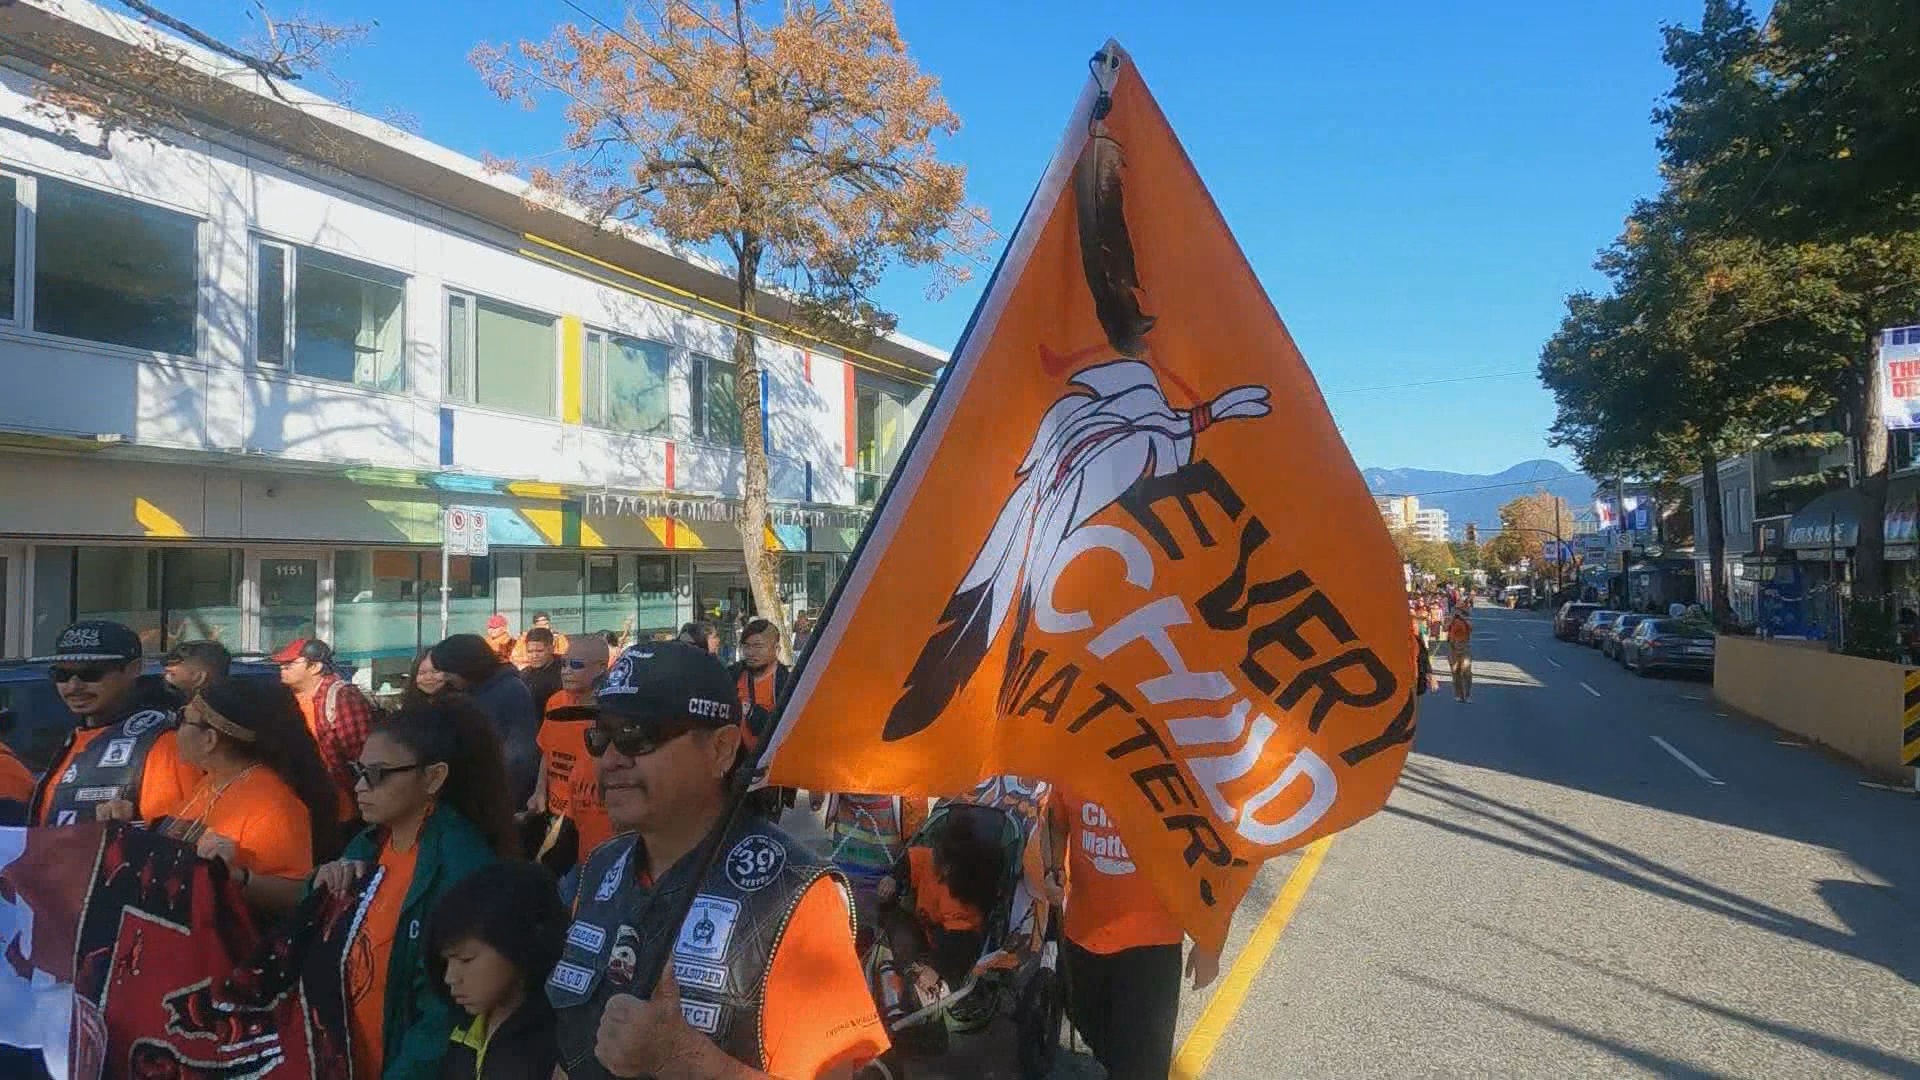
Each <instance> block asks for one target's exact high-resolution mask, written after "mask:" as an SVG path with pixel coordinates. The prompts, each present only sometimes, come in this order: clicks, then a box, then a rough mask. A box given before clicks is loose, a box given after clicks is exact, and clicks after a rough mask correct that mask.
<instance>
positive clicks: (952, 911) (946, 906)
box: [907, 847, 986, 930]
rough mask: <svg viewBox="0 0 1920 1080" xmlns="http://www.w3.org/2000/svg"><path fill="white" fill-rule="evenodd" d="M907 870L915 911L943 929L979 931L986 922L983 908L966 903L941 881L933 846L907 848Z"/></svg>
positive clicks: (931, 924) (929, 922)
mask: <svg viewBox="0 0 1920 1080" xmlns="http://www.w3.org/2000/svg"><path fill="white" fill-rule="evenodd" d="M907 873H908V875H909V878H910V880H911V881H912V882H913V913H914V914H915V915H918V916H919V917H920V921H921V922H923V923H926V924H927V925H928V926H938V927H940V928H941V929H942V930H978V929H980V928H981V927H982V926H985V925H986V917H985V916H984V915H983V914H982V913H981V911H980V909H979V908H976V907H974V906H973V905H971V904H967V903H964V902H962V901H961V900H960V898H959V897H957V896H955V895H953V892H952V890H950V889H948V888H947V886H946V883H945V882H943V881H941V880H940V875H939V873H938V872H937V871H936V870H935V869H934V865H933V849H932V848H923V847H916V848H908V849H907Z"/></svg>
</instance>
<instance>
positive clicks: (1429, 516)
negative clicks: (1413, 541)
mask: <svg viewBox="0 0 1920 1080" xmlns="http://www.w3.org/2000/svg"><path fill="white" fill-rule="evenodd" d="M1448 527H1449V526H1448V522H1447V512H1446V511H1445V510H1442V509H1440V508H1439V507H1437V506H1435V507H1429V508H1427V509H1425V510H1421V511H1419V512H1417V513H1415V514H1414V517H1413V535H1414V536H1415V537H1416V538H1418V539H1421V540H1431V541H1434V542H1436V543H1441V544H1444V543H1446V542H1447V530H1448Z"/></svg>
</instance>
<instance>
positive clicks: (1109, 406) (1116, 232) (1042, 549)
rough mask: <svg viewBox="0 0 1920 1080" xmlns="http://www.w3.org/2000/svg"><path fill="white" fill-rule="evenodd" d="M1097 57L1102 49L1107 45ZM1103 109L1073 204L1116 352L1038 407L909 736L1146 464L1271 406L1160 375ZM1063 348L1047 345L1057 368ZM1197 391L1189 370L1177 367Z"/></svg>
mask: <svg viewBox="0 0 1920 1080" xmlns="http://www.w3.org/2000/svg"><path fill="white" fill-rule="evenodd" d="M1096 59H1097V58H1096ZM1104 115H1105V113H1104V112H1103V111H1100V110H1096V113H1095V118H1094V121H1093V126H1092V131H1091V133H1090V135H1091V137H1090V138H1089V139H1088V140H1087V145H1086V147H1085V148H1084V149H1083V150H1082V152H1081V155H1080V158H1079V160H1077V161H1076V162H1075V163H1074V177H1073V188H1074V216H1075V225H1076V231H1077V232H1078V235H1079V241H1080V265H1081V270H1082V271H1083V273H1084V275H1085V277H1086V281H1087V288H1088V291H1089V292H1090V293H1091V294H1092V296H1093V301H1094V313H1095V316H1096V317H1097V318H1098V319H1099V321H1100V326H1101V329H1102V331H1103V332H1104V333H1105V334H1106V338H1107V344H1108V345H1109V346H1110V347H1111V349H1112V351H1113V353H1116V354H1118V355H1115V356H1113V357H1112V358H1111V359H1109V360H1107V361H1105V362H1104V363H1099V364H1095V365H1093V366H1091V367H1087V368H1082V369H1081V370H1079V371H1077V372H1075V373H1074V374H1073V377H1072V378H1071V379H1069V380H1068V384H1069V386H1070V387H1071V388H1074V389H1072V390H1071V392H1069V393H1068V394H1066V395H1065V396H1063V397H1061V398H1060V399H1059V400H1058V401H1055V402H1054V404H1053V406H1052V407H1051V408H1049V409H1048V410H1047V412H1046V415H1044V416H1042V417H1041V418H1040V426H1039V430H1037V431H1036V432H1035V433H1034V437H1033V444H1032V446H1031V447H1030V448H1029V449H1028V450H1027V454H1026V458H1025V460H1023V461H1022V462H1021V463H1020V467H1019V468H1018V469H1017V470H1016V471H1015V474H1016V475H1017V476H1019V477H1020V483H1019V486H1017V487H1016V488H1014V490H1013V493H1012V494H1011V495H1009V496H1008V497H1007V501H1006V502H1005V503H1004V504H1003V505H1002V506H1001V508H1000V514H999V516H998V517H997V518H995V519H994V523H993V529H992V531H991V532H989V533H988V534H987V541H986V543H985V544H983V545H982V546H981V548H980V552H979V554H978V555H976V556H975V557H974V560H973V565H972V566H970V567H968V568H967V572H966V573H965V574H963V575H962V576H961V579H960V584H959V586H958V587H956V588H955V589H954V591H953V595H952V596H951V597H949V598H948V600H947V603H946V606H945V608H944V609H942V611H941V613H940V627H939V629H938V630H936V631H935V632H934V635H933V637H932V638H931V639H930V640H928V642H927V644H926V645H925V647H923V648H922V649H921V651H920V656H919V658H918V659H916V660H915V661H914V665H913V669H912V671H910V672H909V673H908V675H907V680H906V685H905V687H904V688H903V691H902V693H901V695H900V698H899V700H897V701H896V702H895V703H894V706H893V709H892V710H891V711H890V712H889V713H888V715H887V723H886V726H885V727H884V728H883V729H882V731H881V737H882V738H883V739H885V740H887V741H889V742H890V741H893V740H896V739H903V738H906V737H907V736H909V735H912V734H914V733H916V732H919V731H922V730H924V729H925V728H926V727H927V725H929V724H931V723H933V721H934V719H935V718H936V717H938V716H939V715H940V713H941V711H942V710H943V709H945V708H946V707H947V705H948V703H950V702H951V701H952V700H953V697H954V695H955V694H957V693H959V691H960V688H961V687H962V686H965V685H966V684H967V681H968V680H969V679H971V678H972V677H973V674H974V672H975V671H977V670H979V667H980V664H981V662H982V661H984V660H985V659H986V655H987V650H988V648H989V647H990V646H991V645H992V643H993V640H994V638H995V637H996V636H997V634H998V633H999V630H1000V627H1001V626H1002V625H1003V624H1004V623H1005V621H1006V618H1007V612H1008V611H1009V610H1011V609H1012V608H1013V606H1014V602H1015V599H1016V594H1017V598H1018V600H1019V608H1020V614H1019V625H1018V626H1016V628H1015V631H1014V635H1015V636H1014V640H1016V641H1018V640H1021V638H1022V637H1023V636H1024V634H1025V630H1026V626H1027V624H1028V623H1029V622H1030V621H1031V618H1032V603H1033V588H1034V583H1035V582H1036V581H1043V580H1046V579H1047V577H1048V572H1049V571H1050V570H1051V569H1052V566H1053V562H1054V559H1055V558H1056V556H1057V555H1058V554H1059V552H1060V549H1061V548H1062V547H1063V546H1064V545H1065V544H1066V543H1067V541H1068V540H1070V539H1071V538H1072V537H1073V535H1074V533H1075V532H1077V531H1079V529H1080V528H1081V527H1082V526H1084V525H1086V523H1087V522H1088V521H1090V520H1092V518H1093V517H1094V516H1095V515H1097V514H1099V513H1100V512H1101V511H1102V510H1104V509H1106V508H1107V507H1108V506H1110V505H1112V504H1113V503H1114V502H1116V501H1117V500H1118V499H1119V498H1120V497H1121V496H1122V495H1124V494H1126V492H1127V489H1129V488H1131V487H1132V486H1133V485H1134V484H1136V483H1138V482H1139V481H1140V480H1141V479H1143V478H1147V477H1157V476H1166V475H1168V474H1170V473H1173V472H1176V471H1178V470H1179V469H1181V468H1183V467H1185V466H1186V465H1188V464H1190V463H1191V462H1192V461H1193V444H1194V439H1195V437H1196V436H1198V435H1199V434H1200V433H1201V432H1202V431H1205V430H1206V429H1207V428H1208V427H1209V426H1211V425H1212V424H1214V423H1217V422H1219V421H1221V420H1235V419H1242V418H1247V417H1259V416H1265V415H1267V414H1268V412H1270V411H1271V407H1270V406H1269V404H1268V400H1267V388H1266V387H1264V386H1236V387H1234V388H1233V389H1231V390H1228V391H1226V392H1225V393H1223V394H1220V395H1219V396H1217V397H1215V398H1213V399H1212V400H1211V401H1198V400H1196V403H1195V404H1194V405H1193V406H1192V407H1191V408H1184V409H1183V408H1179V407H1176V406H1174V405H1173V404H1171V403H1170V402H1169V401H1168V400H1167V396H1166V393H1165V392H1164V391H1162V390H1161V388H1160V379H1159V373H1158V372H1157V370H1156V365H1154V364H1153V363H1152V360H1151V357H1150V355H1149V353H1148V349H1147V345H1146V342H1145V337H1146V335H1147V334H1148V333H1149V332H1150V331H1151V330H1152V329H1153V327H1154V325H1155V322H1156V320H1155V318H1154V317H1153V316H1151V315H1148V314H1146V313H1145V312H1144V311H1143V310H1142V308H1141V303H1140V301H1141V297H1142V295H1143V293H1144V292H1145V290H1144V289H1143V288H1142V287H1141V284H1140V279H1139V273H1138V269H1137V267H1136V264H1135V261H1134V252H1133V241H1132V238H1131V235H1130V234H1129V232H1128V230H1127V219H1126V202H1125V198H1124V194H1123V185H1122V174H1123V171H1124V169H1125V160H1124V158H1123V156H1122V154H1121V151H1120V144H1119V143H1118V142H1116V141H1115V140H1114V139H1113V138H1112V137H1111V136H1110V135H1109V134H1108V133H1107V129H1106V125H1105V123H1104V120H1103V117H1104ZM1056 360H1057V358H1055V357H1051V356H1049V357H1046V358H1045V359H1044V360H1043V366H1046V367H1049V368H1051V366H1052V363H1053V362H1054V361H1056ZM1167 374H1168V376H1169V378H1171V379H1172V380H1173V382H1174V383H1175V384H1176V386H1177V387H1178V388H1179V389H1180V390H1182V391H1183V392H1185V393H1186V394H1187V396H1188V397H1189V398H1195V399H1197V395H1195V394H1194V393H1193V391H1192V388H1191V387H1189V386H1188V385H1187V384H1186V383H1185V381H1184V380H1182V379H1180V378H1179V376H1177V375H1174V374H1173V373H1172V372H1168V373H1167Z"/></svg>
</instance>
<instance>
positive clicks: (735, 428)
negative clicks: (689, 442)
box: [687, 356, 741, 446]
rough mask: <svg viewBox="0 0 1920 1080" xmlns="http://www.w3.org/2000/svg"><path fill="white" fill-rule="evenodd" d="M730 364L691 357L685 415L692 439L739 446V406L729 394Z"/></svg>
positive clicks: (709, 357) (732, 368) (731, 369)
mask: <svg viewBox="0 0 1920 1080" xmlns="http://www.w3.org/2000/svg"><path fill="white" fill-rule="evenodd" d="M734 370H735V369H734V365H733V363H732V362H731V361H728V360H716V359H714V358H713V357H711V356H694V357H692V358H691V362H690V364H689V365H688V369H687V396H688V399H689V400H688V407H687V418H688V424H689V426H690V427H691V429H692V430H691V431H690V434H691V435H692V437H693V438H696V439H704V440H706V441H707V442H713V443H720V444H722V445H724V446H739V445H740V443H741V439H740V405H739V402H738V400H737V399H736V398H735V397H734V394H733V374H734Z"/></svg>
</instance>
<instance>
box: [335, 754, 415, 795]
mask: <svg viewBox="0 0 1920 1080" xmlns="http://www.w3.org/2000/svg"><path fill="white" fill-rule="evenodd" d="M428 764H430V763H429V762H425V761H416V762H414V763H413V764H411V765H362V764H361V763H359V762H357V761H349V762H347V774H348V775H349V776H352V777H353V786H354V787H359V786H360V785H361V784H365V785H367V790H368V791H372V790H373V789H374V788H377V787H379V786H380V785H381V784H384V783H386V782H387V777H389V776H392V775H393V774H394V773H403V772H412V771H413V770H415V769H424V768H426V767H427V765H428Z"/></svg>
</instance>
